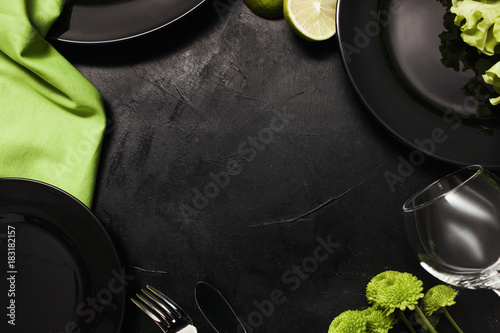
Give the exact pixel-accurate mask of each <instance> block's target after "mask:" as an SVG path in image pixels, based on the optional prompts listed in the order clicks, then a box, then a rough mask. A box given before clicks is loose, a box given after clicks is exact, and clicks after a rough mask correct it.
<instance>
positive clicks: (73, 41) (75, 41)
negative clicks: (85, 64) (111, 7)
mask: <svg viewBox="0 0 500 333" xmlns="http://www.w3.org/2000/svg"><path fill="white" fill-rule="evenodd" d="M204 2H205V0H198V2H197V3H196V4H195V5H193V7H191V9H189V10H188V11H185V12H184V13H182V14H180V15H179V16H177V17H175V18H173V19H170V20H168V21H167V22H165V23H163V24H161V25H159V26H157V27H155V28H152V29H149V30H145V31H142V32H138V33H136V34H133V35H125V36H123V37H119V38H113V39H102V40H78V39H69V38H64V37H51V36H50V35H49V36H48V37H49V38H52V39H53V40H56V41H58V42H61V43H68V44H81V45H92V44H95V45H99V44H111V43H117V42H123V41H127V40H130V39H135V38H138V37H141V36H144V35H148V34H151V33H153V32H155V31H157V30H160V29H163V28H165V27H167V26H168V25H171V24H173V23H174V22H176V21H178V20H180V19H182V18H183V17H185V16H186V15H188V14H189V13H191V12H192V11H194V10H195V9H196V8H198V7H200V6H201V5H202V4H203V3H204ZM72 6H74V7H78V6H79V5H72ZM98 7H99V6H95V8H96V9H97V10H98ZM56 24H57V22H56Z"/></svg>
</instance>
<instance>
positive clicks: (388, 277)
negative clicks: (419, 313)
mask: <svg viewBox="0 0 500 333" xmlns="http://www.w3.org/2000/svg"><path fill="white" fill-rule="evenodd" d="M422 284H423V283H422V281H420V280H419V279H417V278H416V277H415V276H413V275H412V274H410V273H401V272H396V271H385V272H382V273H380V274H378V275H376V276H375V277H374V278H373V279H372V280H371V281H370V282H369V283H368V285H367V287H366V297H367V299H368V302H370V303H371V304H373V305H375V306H376V307H378V308H380V309H381V310H382V311H383V312H384V313H385V314H386V315H389V314H391V313H393V312H394V310H396V309H400V310H401V311H404V310H406V309H407V308H408V309H410V310H414V309H415V306H416V305H417V304H418V300H419V299H420V298H422V297H424V294H423V293H422V290H423V287H422Z"/></svg>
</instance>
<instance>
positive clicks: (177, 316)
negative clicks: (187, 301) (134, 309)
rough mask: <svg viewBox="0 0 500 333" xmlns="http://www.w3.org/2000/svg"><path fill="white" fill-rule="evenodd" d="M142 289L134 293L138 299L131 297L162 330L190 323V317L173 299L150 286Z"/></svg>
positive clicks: (176, 329)
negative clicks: (138, 292) (140, 292)
mask: <svg viewBox="0 0 500 333" xmlns="http://www.w3.org/2000/svg"><path fill="white" fill-rule="evenodd" d="M146 288H147V289H148V290H145V289H142V290H141V291H142V293H143V294H144V295H142V294H136V295H137V298H139V300H140V301H139V300H137V299H134V298H131V300H132V302H134V303H135V305H137V306H138V307H139V308H140V309H141V310H142V311H143V312H144V313H146V314H147V315H148V316H149V317H150V318H151V319H153V320H154V322H155V323H156V324H157V325H158V326H159V327H160V328H161V329H162V331H163V332H165V333H166V332H168V331H170V330H172V331H174V332H175V331H178V330H179V329H181V328H182V327H183V326H186V325H188V324H192V321H191V318H189V316H188V314H187V313H186V312H184V310H182V309H181V308H180V307H179V306H178V305H177V304H175V302H174V301H172V300H171V299H170V298H168V297H167V296H165V295H164V294H163V293H162V292H160V291H159V290H157V289H156V288H153V287H151V286H149V285H148V286H146Z"/></svg>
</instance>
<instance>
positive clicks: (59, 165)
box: [0, 0, 106, 207]
mask: <svg viewBox="0 0 500 333" xmlns="http://www.w3.org/2000/svg"><path fill="white" fill-rule="evenodd" d="M63 4H64V0H1V1H0V147H1V149H0V177H21V178H30V179H35V180H39V181H42V182H45V183H49V184H51V185H54V186H56V187H59V188H61V189H63V190H65V191H66V192H68V193H70V194H72V195H73V196H75V197H76V198H77V199H79V200H80V201H82V202H83V203H84V204H85V205H87V206H88V207H90V205H91V202H92V197H93V192H94V186H95V178H96V173H97V165H98V160H99V154H100V149H101V142H102V137H103V133H104V129H105V125H106V117H105V114H104V107H103V104H102V99H101V95H100V94H99V92H98V91H97V89H96V88H95V87H94V86H93V85H92V84H91V83H90V82H89V81H88V80H87V79H86V78H85V77H84V76H83V75H81V73H80V72H78V71H77V70H76V68H74V67H73V66H72V65H71V64H70V63H69V62H68V61H67V60H66V59H65V58H64V57H63V56H62V55H61V54H60V53H59V52H57V51H56V50H55V49H54V48H53V47H52V46H51V45H50V44H49V43H48V42H47V41H46V40H45V36H46V34H47V32H48V31H49V29H50V27H51V26H52V24H53V23H54V22H55V20H56V19H57V18H58V17H59V15H60V14H61V11H62V7H63Z"/></svg>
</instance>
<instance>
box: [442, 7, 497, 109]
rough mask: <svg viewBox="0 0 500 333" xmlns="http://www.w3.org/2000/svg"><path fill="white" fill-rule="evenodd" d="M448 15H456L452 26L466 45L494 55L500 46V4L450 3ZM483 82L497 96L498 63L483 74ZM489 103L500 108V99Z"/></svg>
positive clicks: (494, 99)
mask: <svg viewBox="0 0 500 333" xmlns="http://www.w3.org/2000/svg"><path fill="white" fill-rule="evenodd" d="M450 11H451V12H452V13H454V14H455V15H456V16H455V20H454V23H455V25H457V26H459V27H460V30H461V35H460V36H461V38H462V40H463V41H464V42H465V43H467V44H468V45H470V46H473V47H475V48H476V49H477V50H478V52H479V53H483V54H486V55H488V56H492V55H495V53H496V49H497V45H498V44H500V0H452V6H451V8H450ZM483 79H484V81H485V82H486V83H488V84H491V85H492V86H493V88H494V89H495V91H496V92H497V93H500V62H498V63H496V64H495V65H493V66H492V67H491V68H490V69H488V70H486V73H485V74H484V75H483ZM490 103H491V104H493V105H497V104H500V97H495V98H491V99H490Z"/></svg>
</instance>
